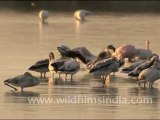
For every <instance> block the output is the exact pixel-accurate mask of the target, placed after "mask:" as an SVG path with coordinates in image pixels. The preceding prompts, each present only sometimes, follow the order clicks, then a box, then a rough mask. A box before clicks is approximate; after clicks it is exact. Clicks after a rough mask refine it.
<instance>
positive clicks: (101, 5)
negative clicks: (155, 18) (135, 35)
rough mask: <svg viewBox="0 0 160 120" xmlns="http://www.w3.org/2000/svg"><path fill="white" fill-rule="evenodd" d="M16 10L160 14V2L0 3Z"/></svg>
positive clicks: (91, 0) (37, 1)
mask: <svg viewBox="0 0 160 120" xmlns="http://www.w3.org/2000/svg"><path fill="white" fill-rule="evenodd" d="M4 8H5V9H6V8H12V9H13V8H14V9H17V10H19V9H21V10H24V11H25V10H26V11H33V10H39V9H49V10H54V11H55V10H57V11H64V10H65V11H73V10H76V9H89V10H92V11H102V10H103V11H110V12H111V11H112V12H160V1H159V0H152V1H148V0H146V1H145V0H143V1H130V0H128V1H121V0H119V1H116V0H114V1H112V0H108V1H106V0H85V1H82V0H73V1H70V0H66V1H65V0H63V1H61V0H57V1H56V0H54V1H48V0H45V1H43V0H28V1H16V0H15V1H0V9H4Z"/></svg>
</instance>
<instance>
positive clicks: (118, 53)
mask: <svg viewBox="0 0 160 120" xmlns="http://www.w3.org/2000/svg"><path fill="white" fill-rule="evenodd" d="M107 48H108V50H113V52H114V53H113V54H112V56H114V57H116V58H117V59H124V58H128V59H129V61H131V60H132V59H134V58H135V55H136V49H135V46H133V45H130V44H124V45H122V46H120V47H118V48H117V49H116V48H115V47H114V46H113V45H108V46H107Z"/></svg>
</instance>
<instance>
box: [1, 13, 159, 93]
mask: <svg viewBox="0 0 160 120" xmlns="http://www.w3.org/2000/svg"><path fill="white" fill-rule="evenodd" d="M92 14H93V13H92V12H90V11H87V10H77V11H76V12H75V13H74V17H75V19H76V20H78V21H81V22H84V21H85V20H86V19H85V17H86V16H88V15H92ZM48 16H49V11H48V10H41V11H40V12H39V18H40V20H41V22H42V23H45V22H47V18H48ZM149 44H150V41H149V40H146V41H145V48H136V47H135V46H134V45H131V44H123V45H121V46H119V47H117V48H116V47H115V46H114V45H112V44H110V45H107V46H106V47H105V49H104V50H102V51H100V52H99V53H98V55H95V54H94V53H92V52H93V51H92V52H91V51H89V50H88V49H87V48H86V47H84V46H80V47H76V48H70V47H68V46H66V45H61V46H57V51H58V52H59V54H60V57H59V58H56V57H55V55H54V53H53V52H49V57H48V58H46V59H41V60H38V61H37V62H35V63H34V64H33V65H31V66H30V67H29V68H28V70H30V71H35V72H38V73H40V78H43V79H45V78H46V73H47V72H50V74H51V78H52V79H53V80H54V78H55V74H58V75H59V79H60V75H61V74H62V75H65V81H66V82H67V79H68V78H67V76H68V75H70V80H71V82H72V81H73V75H75V74H76V73H78V72H80V68H81V65H82V64H83V65H85V70H86V71H87V72H88V73H91V74H93V75H96V76H99V77H101V80H102V86H105V83H106V80H107V77H108V76H110V75H111V73H113V75H115V72H118V71H120V72H123V73H125V74H127V75H128V76H130V77H131V78H136V80H137V81H138V84H139V85H140V86H141V85H142V84H144V87H146V85H148V87H150V88H151V87H153V83H154V82H155V81H156V80H158V79H160V58H159V55H157V54H155V53H153V52H152V51H151V50H150V49H149ZM55 58H56V59H55ZM126 59H127V60H128V61H127V60H126ZM127 63H129V65H128V66H125V65H126V64H127ZM39 83H40V79H39V78H36V77H34V76H33V75H32V74H31V73H29V72H25V73H24V74H23V75H19V76H16V77H14V78H10V79H7V80H5V81H4V84H5V85H7V86H9V87H11V88H13V89H15V90H17V88H15V87H20V88H21V91H22V92H23V88H25V87H32V86H36V85H38V84H39Z"/></svg>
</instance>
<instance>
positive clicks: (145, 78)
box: [138, 68, 160, 88]
mask: <svg viewBox="0 0 160 120" xmlns="http://www.w3.org/2000/svg"><path fill="white" fill-rule="evenodd" d="M158 79H160V70H158V69H155V68H147V69H145V70H143V71H142V72H141V73H140V74H139V76H138V80H139V85H141V84H142V83H143V84H144V87H145V84H146V83H149V88H152V87H153V83H154V81H156V80H158Z"/></svg>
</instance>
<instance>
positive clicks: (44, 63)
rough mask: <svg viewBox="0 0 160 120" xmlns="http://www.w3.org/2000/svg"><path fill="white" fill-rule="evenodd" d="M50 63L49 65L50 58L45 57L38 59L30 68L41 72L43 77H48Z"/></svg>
mask: <svg viewBox="0 0 160 120" xmlns="http://www.w3.org/2000/svg"><path fill="white" fill-rule="evenodd" d="M48 65H49V60H48V59H43V60H39V61H37V62H36V63H35V64H33V65H32V66H31V67H29V68H28V70H31V71H35V72H39V73H40V77H41V78H46V73H47V72H49V69H48Z"/></svg>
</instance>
